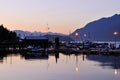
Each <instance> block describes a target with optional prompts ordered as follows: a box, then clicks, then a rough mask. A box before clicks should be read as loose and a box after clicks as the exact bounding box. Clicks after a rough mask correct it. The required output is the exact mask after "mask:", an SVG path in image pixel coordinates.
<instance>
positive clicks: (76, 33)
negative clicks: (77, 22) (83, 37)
mask: <svg viewBox="0 0 120 80" xmlns="http://www.w3.org/2000/svg"><path fill="white" fill-rule="evenodd" d="M78 35H79V33H78V32H75V37H76V40H75V42H76V43H77V36H78Z"/></svg>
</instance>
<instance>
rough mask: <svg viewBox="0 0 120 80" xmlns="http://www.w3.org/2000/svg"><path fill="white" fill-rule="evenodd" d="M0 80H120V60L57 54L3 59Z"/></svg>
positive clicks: (4, 57)
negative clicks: (45, 56)
mask: <svg viewBox="0 0 120 80" xmlns="http://www.w3.org/2000/svg"><path fill="white" fill-rule="evenodd" d="M0 80H120V57H119V56H103V55H85V54H84V55H83V54H80V55H74V54H73V55H64V54H62V53H60V54H59V55H57V56H56V57H55V55H54V54H52V55H49V57H48V58H41V59H32V58H29V59H28V58H26V59H25V57H22V56H21V55H19V54H18V55H15V54H9V55H6V56H3V55H2V56H1V57H0Z"/></svg>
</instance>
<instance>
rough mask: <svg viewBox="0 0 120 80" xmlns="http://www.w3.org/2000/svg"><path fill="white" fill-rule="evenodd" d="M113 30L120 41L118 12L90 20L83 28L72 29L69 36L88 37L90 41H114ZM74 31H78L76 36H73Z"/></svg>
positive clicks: (79, 38)
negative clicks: (110, 15)
mask: <svg viewBox="0 0 120 80" xmlns="http://www.w3.org/2000/svg"><path fill="white" fill-rule="evenodd" d="M114 31H117V32H118V33H119V34H118V35H117V36H116V40H117V41H120V14H115V15H113V16H112V17H108V18H101V19H99V20H96V21H93V22H90V23H88V24H87V25H86V26H84V27H83V28H81V29H77V30H76V31H74V32H73V33H72V34H71V37H72V38H73V39H76V38H77V40H85V39H88V40H91V41H114V40H115V36H114V35H113V33H114ZM76 32H78V33H79V36H78V37H75V33H76ZM85 34H86V37H85Z"/></svg>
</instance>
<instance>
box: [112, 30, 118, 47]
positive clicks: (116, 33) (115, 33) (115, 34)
mask: <svg viewBox="0 0 120 80" xmlns="http://www.w3.org/2000/svg"><path fill="white" fill-rule="evenodd" d="M113 34H114V36H115V48H116V36H117V35H118V32H116V31H115V32H114V33H113Z"/></svg>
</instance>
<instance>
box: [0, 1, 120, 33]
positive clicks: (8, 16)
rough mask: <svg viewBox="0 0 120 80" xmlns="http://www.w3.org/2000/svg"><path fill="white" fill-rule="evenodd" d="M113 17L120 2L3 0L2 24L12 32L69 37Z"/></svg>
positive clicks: (1, 10) (0, 6)
mask: <svg viewBox="0 0 120 80" xmlns="http://www.w3.org/2000/svg"><path fill="white" fill-rule="evenodd" d="M114 14H120V0H0V24H3V25H4V26H5V27H6V28H7V29H9V30H24V31H31V32H33V31H38V32H58V33H64V34H69V32H73V31H74V30H76V29H78V28H82V27H84V26H85V25H86V24H87V23H89V22H92V21H94V20H97V19H100V18H102V17H109V16H112V15H114ZM48 27H49V29H48Z"/></svg>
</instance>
